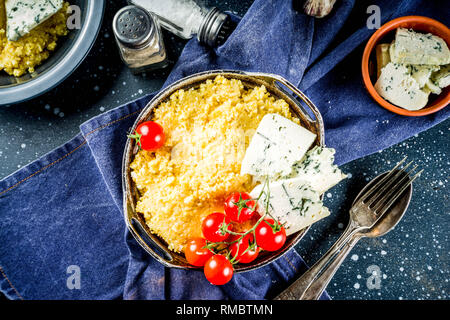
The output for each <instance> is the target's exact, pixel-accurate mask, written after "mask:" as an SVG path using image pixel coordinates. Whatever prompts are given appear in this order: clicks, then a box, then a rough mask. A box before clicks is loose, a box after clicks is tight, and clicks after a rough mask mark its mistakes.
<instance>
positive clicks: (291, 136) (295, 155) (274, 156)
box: [241, 113, 316, 181]
mask: <svg viewBox="0 0 450 320" xmlns="http://www.w3.org/2000/svg"><path fill="white" fill-rule="evenodd" d="M315 139H316V135H315V134H314V133H312V132H310V131H308V130H306V129H305V128H303V127H301V126H300V125H298V124H296V123H295V122H292V121H290V120H289V119H286V118H285V117H283V116H280V115H278V114H274V113H273V114H267V115H265V116H264V117H263V119H262V120H261V122H260V124H259V126H258V128H257V129H256V132H255V134H254V135H253V138H252V140H251V142H250V145H249V146H248V148H247V150H246V152H245V156H244V159H243V160H242V163H241V175H243V174H251V175H252V176H253V178H254V179H255V180H256V181H263V180H265V177H266V176H267V177H268V178H269V179H277V178H280V177H285V176H289V175H290V174H291V173H292V170H293V165H294V163H295V162H298V161H300V160H301V159H302V158H303V156H304V155H305V153H306V152H307V151H308V149H309V148H310V147H311V145H312V144H313V142H314V140H315Z"/></svg>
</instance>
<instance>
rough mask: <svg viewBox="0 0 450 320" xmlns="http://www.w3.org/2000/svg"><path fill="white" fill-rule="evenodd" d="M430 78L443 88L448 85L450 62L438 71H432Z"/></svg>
mask: <svg viewBox="0 0 450 320" xmlns="http://www.w3.org/2000/svg"><path fill="white" fill-rule="evenodd" d="M431 80H432V81H433V83H434V84H436V85H437V86H439V88H441V89H443V88H445V87H447V86H449V85H450V64H447V65H446V66H443V67H442V68H441V69H440V70H439V71H438V72H435V73H433V75H432V78H431Z"/></svg>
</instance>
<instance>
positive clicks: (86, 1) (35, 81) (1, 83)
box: [0, 0, 105, 105]
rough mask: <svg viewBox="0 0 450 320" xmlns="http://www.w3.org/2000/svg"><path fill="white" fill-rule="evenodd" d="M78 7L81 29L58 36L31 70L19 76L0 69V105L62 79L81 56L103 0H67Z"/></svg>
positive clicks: (95, 32) (22, 98)
mask: <svg viewBox="0 0 450 320" xmlns="http://www.w3.org/2000/svg"><path fill="white" fill-rule="evenodd" d="M68 2H69V3H70V4H71V5H77V6H79V7H80V8H81V11H82V13H81V23H82V26H81V29H80V30H76V29H75V30H70V32H69V34H68V35H67V37H61V38H59V40H58V45H57V47H56V50H55V51H54V52H52V53H51V54H50V57H49V58H48V59H47V60H45V62H44V63H43V64H41V65H39V66H38V67H36V71H35V72H34V73H33V74H25V75H23V76H21V77H19V78H16V77H13V76H9V75H8V74H6V73H5V72H4V71H0V105H7V104H13V103H18V102H22V101H25V100H28V99H31V98H34V97H36V96H39V95H41V94H43V93H45V92H47V91H48V90H50V89H52V88H54V87H55V86H57V85H58V84H59V83H61V82H62V81H63V80H64V79H66V78H67V77H68V76H69V75H70V74H71V73H72V72H73V71H74V70H75V69H76V68H77V67H78V66H79V65H80V63H81V62H82V61H83V60H84V58H85V57H86V56H87V54H88V52H89V50H90V49H91V47H92V45H93V44H94V42H95V39H96V38H97V35H98V32H99V30H100V27H101V24H102V18H103V12H104V10H105V0H68Z"/></svg>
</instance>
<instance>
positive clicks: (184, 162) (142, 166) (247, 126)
mask: <svg viewBox="0 0 450 320" xmlns="http://www.w3.org/2000/svg"><path fill="white" fill-rule="evenodd" d="M124 134H125V133H124ZM324 141H325V140H324V125H323V121H322V117H321V115H320V112H319V110H318V109H317V108H316V107H315V106H314V104H313V103H312V102H311V101H310V100H309V99H308V98H307V97H306V96H305V95H304V94H303V93H302V92H301V91H300V90H298V89H297V88H295V86H294V85H292V84H291V83H289V82H288V81H287V80H285V79H283V78H282V77H280V76H278V75H273V74H266V73H254V72H243V71H237V70H211V71H205V72H201V73H197V74H193V75H190V76H188V77H186V78H183V79H180V80H179V81H177V82H175V83H173V84H171V85H169V86H168V87H166V88H164V89H163V90H162V91H160V92H159V93H158V94H157V95H156V96H155V97H153V99H152V100H151V101H150V102H149V103H148V104H147V106H146V107H145V108H144V109H143V110H142V111H141V113H140V114H139V116H138V117H137V119H136V121H135V123H134V125H133V127H132V128H130V130H129V135H128V139H127V143H126V146H125V148H124V155H123V162H122V188H123V205H124V218H125V223H126V225H127V227H128V230H129V231H130V233H131V234H132V235H133V236H134V238H135V239H136V241H137V242H138V243H139V244H140V245H141V247H142V248H143V249H144V250H145V251H146V252H147V253H149V254H150V255H151V256H152V257H154V258H155V259H156V260H157V261H159V262H160V263H162V264H163V265H164V266H166V267H170V268H182V269H199V268H200V267H201V266H205V275H206V272H207V271H206V270H207V268H206V265H207V264H208V263H207V262H205V261H204V258H205V257H208V256H209V255H210V254H212V253H216V255H219V256H220V257H216V255H214V256H212V257H211V259H215V258H217V259H219V258H220V259H221V260H223V259H224V258H223V257H225V256H226V257H227V259H229V261H230V263H233V270H234V272H235V273H237V272H243V271H247V270H253V269H256V268H259V267H261V266H264V265H266V264H268V263H270V262H271V261H274V260H275V259H278V258H280V257H281V256H282V255H283V254H284V253H286V252H287V251H288V250H289V249H291V248H292V247H293V246H295V244H297V243H298V242H299V241H300V239H301V238H302V237H303V236H304V234H305V233H306V231H307V230H308V228H309V226H310V225H311V224H312V223H315V222H316V221H318V220H320V219H322V218H325V217H326V216H328V215H329V210H328V209H327V208H326V207H325V206H324V205H323V202H322V200H321V199H322V198H323V193H324V190H328V188H331V187H332V186H333V185H335V184H337V183H338V182H339V181H340V180H342V179H343V178H345V175H344V174H342V172H341V171H340V170H339V169H338V168H337V166H336V165H334V164H333V161H334V150H333V149H331V148H326V147H325V144H324ZM300 171H301V172H300ZM306 172H308V173H306ZM268 179H270V182H269V180H268ZM306 180H308V181H309V182H306ZM263 181H266V182H267V184H266V182H263ZM322 182H323V185H321V186H320V187H319V186H318V184H322ZM266 187H267V188H266ZM258 188H262V190H263V191H264V192H263V193H264V195H265V196H262V193H261V190H260V189H258ZM258 194H259V196H258ZM269 194H270V196H267V195H269ZM230 197H231V198H230ZM235 197H236V198H235ZM245 199H246V200H245ZM250 199H251V200H250ZM263 199H264V200H263ZM243 203H244V204H243ZM239 206H241V209H242V210H241V209H238V208H237V207H239ZM243 208H245V209H243ZM233 210H234V211H233ZM255 210H256V211H255ZM233 212H234V213H233ZM267 217H272V219H274V220H273V221H274V222H273V223H274V224H273V227H274V229H273V232H272V233H270V232H261V230H262V229H264V227H263V228H262V229H260V228H259V227H260V226H264V225H262V223H263V222H261V221H263V219H266V218H267ZM227 219H229V221H228V220H227ZM214 221H216V222H219V224H220V222H222V226H224V225H225V226H226V228H228V231H226V232H224V231H223V230H222V229H221V228H222V227H220V228H219V229H220V230H219V229H217V228H216V227H217V226H218V224H216V223H215V222H214ZM264 221H266V220H264ZM267 221H269V220H267ZM275 221H277V223H275ZM269 223H270V221H269ZM215 228H216V229H217V230H215ZM224 228H225V227H224ZM216 231H218V232H216ZM252 235H253V236H254V238H252V239H253V240H252V239H250V238H251V237H252ZM265 235H269V237H271V236H273V237H272V238H270V239H269V240H270V241H266V240H267V239H265ZM228 236H230V237H228ZM247 236H248V237H249V238H246V237H247ZM234 237H238V238H237V239H235V238H234ZM239 237H240V238H239ZM263 238H264V239H263ZM239 239H243V240H242V242H243V243H244V244H243V245H244V246H245V245H247V244H248V245H249V247H248V250H247V249H246V250H244V249H242V248H241V247H240V245H238V243H239V241H240V240H239ZM247 240H248V241H249V242H248V243H247V242H246V241H247ZM272 240H274V241H275V242H276V243H274V242H272ZM192 241H194V242H196V244H195V245H193V246H192V245H191V244H192ZM197 241H198V243H197ZM201 242H204V243H203V244H200V243H201ZM250 242H251V243H252V244H250ZM233 244H236V246H238V247H239V248H241V249H242V250H241V249H237V252H238V253H239V252H240V253H242V254H245V253H247V252H248V255H249V256H248V257H245V258H243V257H241V256H239V257H237V256H236V255H235V254H233V253H232V252H233V250H234V249H233V247H232V245H233ZM193 247H197V248H198V249H199V250H196V249H195V250H194V251H195V252H191V251H192V250H191V249H192V248H193ZM252 248H253V249H252ZM255 248H256V249H255ZM202 250H205V252H203V251H202ZM250 252H251V253H250ZM250 256H251V257H250ZM197 258H198V259H199V260H198V261H193V260H197ZM244 259H245V261H244ZM208 261H209V260H208ZM205 263H206V264H205ZM211 263H213V261H212V260H211ZM228 275H230V273H228ZM206 277H207V278H208V276H206ZM208 280H209V278H208ZM210 282H211V283H214V282H213V281H211V280H210ZM214 284H217V283H214Z"/></svg>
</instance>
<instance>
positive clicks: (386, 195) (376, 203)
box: [372, 166, 417, 212]
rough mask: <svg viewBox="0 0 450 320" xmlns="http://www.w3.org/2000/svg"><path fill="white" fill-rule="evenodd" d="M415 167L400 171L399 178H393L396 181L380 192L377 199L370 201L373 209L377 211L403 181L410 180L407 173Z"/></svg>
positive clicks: (415, 167)
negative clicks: (407, 170) (400, 175)
mask: <svg viewBox="0 0 450 320" xmlns="http://www.w3.org/2000/svg"><path fill="white" fill-rule="evenodd" d="M416 169H417V166H414V167H413V168H412V169H411V170H410V171H409V172H405V171H403V172H401V174H402V175H403V176H402V177H401V178H400V179H393V180H396V183H395V184H394V185H393V186H390V187H389V190H386V192H385V193H384V194H381V195H380V197H379V199H377V201H374V202H372V204H373V206H372V209H373V211H375V212H377V211H378V210H379V209H380V208H381V207H382V206H383V205H384V203H385V202H386V201H387V200H388V199H389V198H390V197H391V196H392V195H393V194H394V193H395V192H396V191H397V190H398V189H399V188H401V187H402V186H403V185H404V184H405V183H408V182H409V180H410V177H409V175H410V174H412V173H413V172H414V170H416Z"/></svg>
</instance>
